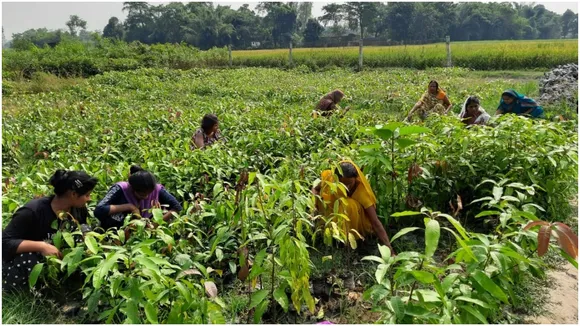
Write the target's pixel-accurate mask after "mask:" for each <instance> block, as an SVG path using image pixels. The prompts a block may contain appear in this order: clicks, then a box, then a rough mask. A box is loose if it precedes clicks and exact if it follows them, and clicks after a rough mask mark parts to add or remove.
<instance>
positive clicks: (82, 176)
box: [49, 170, 98, 196]
mask: <svg viewBox="0 0 580 326" xmlns="http://www.w3.org/2000/svg"><path fill="white" fill-rule="evenodd" d="M49 182H50V184H51V185H52V186H53V187H54V193H55V194H56V195H57V196H62V195H64V194H65V193H66V192H67V191H69V190H72V191H74V192H75V193H77V194H78V195H80V196H82V195H85V194H87V193H88V192H90V191H92V190H93V189H95V186H96V185H97V182H98V180H97V179H96V178H93V177H91V176H90V175H88V174H87V173H85V172H84V171H67V170H56V172H54V174H53V175H52V177H51V178H50V181H49Z"/></svg>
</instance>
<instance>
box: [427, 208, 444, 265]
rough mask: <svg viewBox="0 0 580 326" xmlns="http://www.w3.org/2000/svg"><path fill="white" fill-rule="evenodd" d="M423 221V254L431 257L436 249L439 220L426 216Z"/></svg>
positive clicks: (439, 232)
mask: <svg viewBox="0 0 580 326" xmlns="http://www.w3.org/2000/svg"><path fill="white" fill-rule="evenodd" d="M425 221H426V223H425V256H427V257H429V258H431V257H433V254H435V250H437V245H438V244H439V235H440V234H441V230H440V229H439V222H437V221H436V220H433V219H429V218H427V219H425Z"/></svg>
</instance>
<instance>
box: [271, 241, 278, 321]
mask: <svg viewBox="0 0 580 326" xmlns="http://www.w3.org/2000/svg"><path fill="white" fill-rule="evenodd" d="M273 249H274V248H272V279H271V280H270V282H271V283H272V288H271V289H270V297H271V298H272V302H274V300H275V299H274V284H275V282H274V274H275V270H276V260H275V259H274V258H275V256H274V250H273ZM276 315H277V310H276V306H274V322H277V316H276Z"/></svg>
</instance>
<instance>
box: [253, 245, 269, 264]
mask: <svg viewBox="0 0 580 326" xmlns="http://www.w3.org/2000/svg"><path fill="white" fill-rule="evenodd" d="M265 257H266V248H264V249H262V250H260V252H258V254H257V255H256V257H255V259H254V265H259V266H261V265H262V262H263V261H264V258H265Z"/></svg>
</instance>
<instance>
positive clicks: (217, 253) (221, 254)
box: [215, 248, 224, 261]
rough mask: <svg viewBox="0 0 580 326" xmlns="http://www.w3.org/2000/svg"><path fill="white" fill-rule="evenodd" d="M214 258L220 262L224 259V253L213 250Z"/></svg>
mask: <svg viewBox="0 0 580 326" xmlns="http://www.w3.org/2000/svg"><path fill="white" fill-rule="evenodd" d="M215 256H216V258H217V260H218V261H222V260H223V259H224V252H223V251H222V250H221V249H220V248H217V249H216V250H215Z"/></svg>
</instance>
